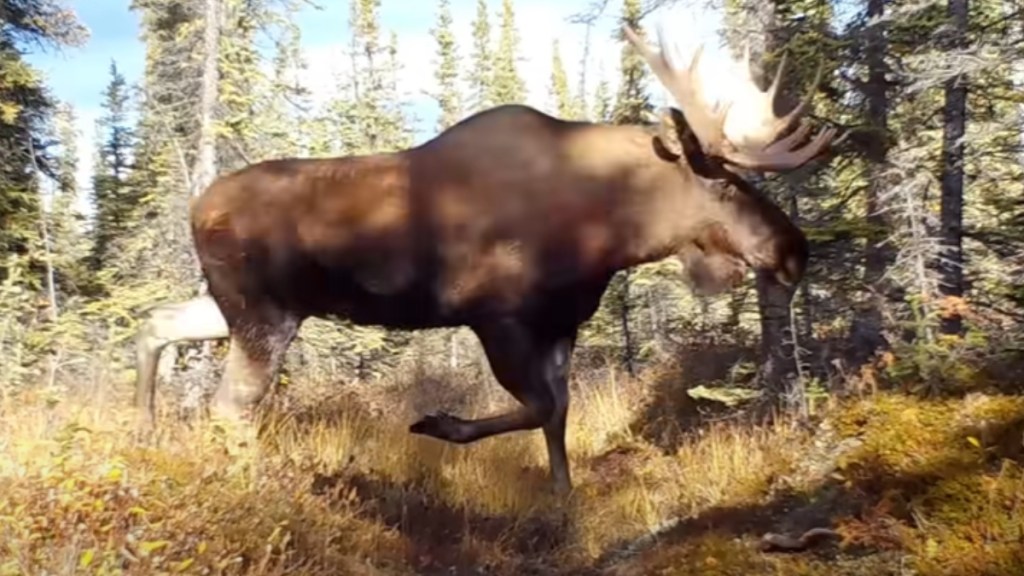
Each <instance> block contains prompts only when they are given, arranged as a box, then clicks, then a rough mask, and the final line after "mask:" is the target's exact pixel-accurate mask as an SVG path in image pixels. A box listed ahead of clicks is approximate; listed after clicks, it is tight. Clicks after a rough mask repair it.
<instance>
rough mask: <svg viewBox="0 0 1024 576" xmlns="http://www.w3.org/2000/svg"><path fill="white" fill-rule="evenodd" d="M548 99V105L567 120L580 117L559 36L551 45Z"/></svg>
mask: <svg viewBox="0 0 1024 576" xmlns="http://www.w3.org/2000/svg"><path fill="white" fill-rule="evenodd" d="M548 99H549V104H548V106H549V107H550V109H551V110H552V111H553V112H554V114H555V115H556V116H558V117H560V118H564V119H566V120H576V119H578V116H577V109H576V101H575V100H574V99H573V96H572V94H571V92H570V89H569V78H568V76H566V74H565V66H564V65H563V64H562V55H561V54H560V53H559V48H558V39H557V38H556V39H555V40H554V42H553V43H552V46H551V83H550V84H549V85H548Z"/></svg>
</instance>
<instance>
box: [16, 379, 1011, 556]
mask: <svg viewBox="0 0 1024 576" xmlns="http://www.w3.org/2000/svg"><path fill="white" fill-rule="evenodd" d="M420 380H422V378H421V379H420ZM439 380H440V379H433V380H429V379H428V381H417V382H395V383H390V384H387V383H379V384H375V385H371V384H359V385H351V386H343V385H334V386H333V387H328V386H321V387H313V386H307V387H305V388H303V390H302V393H301V394H299V393H297V392H295V391H294V390H292V391H288V390H286V391H285V392H283V396H282V397H281V398H287V399H288V400H289V403H282V402H278V403H276V404H275V405H273V406H272V407H271V408H270V409H269V410H268V412H267V417H266V420H265V421H264V423H263V426H262V429H261V431H260V435H259V439H258V440H257V441H256V442H255V443H254V444H253V445H251V446H249V447H248V448H245V447H243V448H240V449H239V448H233V449H231V450H229V449H228V445H227V444H225V442H224V441H223V440H222V438H221V436H220V435H219V432H218V430H210V429H208V428H204V427H196V428H192V427H190V426H189V425H187V424H184V423H179V422H176V421H175V420H174V419H173V418H172V417H169V416H163V417H162V418H161V420H160V428H159V431H160V432H159V435H158V437H157V439H156V440H155V441H154V442H151V443H148V444H146V443H138V442H136V441H135V439H134V438H133V437H132V436H131V434H130V433H129V432H130V430H131V425H132V418H133V414H132V412H131V410H130V409H128V408H127V406H128V404H129V394H130V391H129V390H128V389H127V388H128V387H123V389H122V388H119V389H116V390H111V391H110V392H108V393H106V394H104V395H103V397H100V395H97V394H92V395H91V396H90V397H89V400H85V399H83V398H82V397H78V396H68V395H66V394H64V393H61V394H56V393H47V392H46V391H31V392H28V391H26V392H22V393H20V394H13V393H12V394H10V395H8V396H7V397H5V398H3V400H2V401H0V402H2V403H0V412H2V417H0V574H40V573H60V574H72V573H82V574H85V573H89V574H91V573H96V574H109V573H125V574H160V573H188V574H284V573H288V574H359V575H363V574H365V575H372V574H400V575H405V574H459V575H461V574H497V575H510V576H511V575H531V574H538V575H539V574H544V575H563V574H564V575H568V574H577V575H584V576H588V575H595V576H596V575H609V576H611V575H615V576H620V575H621V576H625V575H638V576H639V575H661V574H664V575H689V574H695V575H696V574H701V575H733V574H736V575H750V574H769V575H771V574H780V575H781V574H786V575H798V574H799V575H818V574H820V575H826V574H828V575H854V574H857V575H860V574H864V575H872V576H883V575H886V574H893V575H895V574H900V575H906V574H919V575H940V574H941V575H950V576H960V575H973V574H978V575H982V574H984V575H990V576H1002V575H1010V574H1022V573H1024V569H1022V568H1020V567H1021V566H1024V546H1022V545H1021V542H1022V540H1024V474H1022V470H1021V457H1022V455H1024V444H1022V441H1024V436H1022V435H1024V398H1021V397H1017V396H1013V395H1007V394H1003V393H999V392H997V391H995V390H982V391H973V392H970V393H964V394H959V395H954V396H947V397H943V398H938V399H926V398H924V397H921V396H919V395H916V394H911V393H909V392H907V393H905V392H897V391H888V392H875V393H872V394H868V395H864V396H863V397H849V398H845V399H843V400H839V401H835V402H832V403H830V405H828V406H825V407H823V408H822V409H821V411H820V412H819V413H818V414H816V415H815V417H814V418H813V419H811V420H810V421H803V422H801V423H797V422H789V421H780V422H776V423H774V424H772V425H770V426H764V425H762V426H758V425H754V424H750V423H741V422H739V421H734V420H730V419H723V420H720V421H718V422H708V421H701V419H699V418H695V417H693V414H695V413H696V412H695V404H694V402H695V401H693V400H691V399H689V398H688V397H687V395H686V394H685V389H686V388H687V387H689V386H691V384H687V383H686V382H685V381H684V379H683V378H682V377H681V376H680V375H679V374H678V373H676V372H674V371H672V370H668V369H663V370H658V371H654V372H652V373H650V374H645V375H642V376H641V377H640V378H637V379H626V378H619V377H615V376H614V375H612V376H609V375H605V374H600V375H590V376H588V375H583V376H580V377H578V378H577V379H576V381H575V382H574V386H573V388H574V390H573V394H574V396H573V404H572V407H571V422H570V432H569V451H570V455H571V458H572V470H573V474H574V477H573V481H574V486H575V491H574V493H573V494H572V496H571V498H570V499H568V500H567V501H564V502H562V501H559V500H558V499H557V497H556V496H555V495H554V494H552V493H550V492H548V490H547V487H548V479H547V464H546V456H545V452H544V443H543V439H542V435H541V434H540V432H539V431H538V432H535V433H521V434H512V435H506V436H503V437H497V438H492V439H487V440H484V441H481V442H479V443H477V444H475V445H470V446H457V445H446V444H443V443H441V442H438V441H435V440H433V439H430V438H425V437H420V436H414V435H410V434H408V432H407V428H408V425H409V423H410V422H413V421H415V420H416V419H417V418H418V417H419V416H420V415H421V414H422V413H423V412H425V411H429V410H435V409H439V408H445V409H449V410H450V411H451V412H453V413H458V414H460V415H468V416H472V415H474V414H475V413H482V412H484V411H489V410H491V409H494V408H495V407H496V404H495V402H494V401H491V402H486V401H483V400H480V398H476V399H475V400H474V401H472V402H470V401H465V402H463V405H462V406H459V407H458V410H456V409H455V407H453V406H452V404H453V403H455V400H456V399H457V398H458V394H457V392H452V391H453V390H456V391H457V390H458V388H457V387H454V388H447V389H445V390H446V391H447V392H446V393H447V394H448V397H446V396H445V394H443V393H440V392H438V390H440V388H438V387H439V386H443V385H442V384H440V383H439ZM294 388H295V389H298V388H300V387H299V386H295V387H294ZM467 390H468V388H467ZM483 396H487V395H486V394H485V395H483ZM483 396H481V397H483ZM493 397H495V398H498V401H497V403H498V404H504V403H505V402H506V400H505V399H504V398H503V397H502V396H501V394H500V392H494V393H493ZM303 398H308V400H303ZM488 404H490V405H488ZM705 420H708V419H705ZM812 528H830V529H833V530H835V532H836V535H835V536H834V537H824V538H822V539H821V541H818V542H814V543H813V544H812V545H811V546H810V547H809V548H808V549H807V550H805V551H802V552H791V553H782V552H766V551H764V550H762V549H761V548H760V543H761V538H762V536H764V534H765V533H768V532H773V533H778V534H783V535H788V536H791V537H797V536H800V535H801V534H803V533H804V532H805V531H806V530H808V529H812Z"/></svg>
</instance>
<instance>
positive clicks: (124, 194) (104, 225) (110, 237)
mask: <svg viewBox="0 0 1024 576" xmlns="http://www.w3.org/2000/svg"><path fill="white" fill-rule="evenodd" d="M109 73H110V82H109V83H108V84H107V88H106V89H105V90H104V92H103V95H104V100H103V104H102V107H103V110H104V112H103V115H102V116H100V118H99V119H98V120H97V121H96V158H95V160H94V163H93V177H92V202H93V205H94V206H95V220H94V223H93V228H92V230H93V232H92V235H93V249H92V254H91V256H90V268H91V269H92V270H94V271H96V270H99V269H100V268H102V267H103V266H104V264H105V262H107V260H108V257H109V256H110V251H111V245H112V243H113V241H114V240H115V239H117V238H120V237H122V236H123V235H125V234H126V233H127V232H128V231H129V230H130V228H131V225H132V215H133V213H134V210H135V201H136V200H137V198H136V197H135V192H136V190H137V189H134V188H133V187H131V186H129V179H130V178H131V172H132V160H131V159H132V150H133V148H134V146H135V132H134V129H133V128H132V127H131V126H130V125H129V124H128V111H129V105H130V94H129V93H128V84H127V81H126V80H125V78H124V75H122V74H121V71H120V70H118V68H117V62H113V61H112V62H111V63H110V70H109Z"/></svg>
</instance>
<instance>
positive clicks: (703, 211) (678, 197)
mask: <svg viewBox="0 0 1024 576" xmlns="http://www.w3.org/2000/svg"><path fill="white" fill-rule="evenodd" d="M657 135H658V131H657V129H656V128H655V127H652V126H643V125H624V126H623V125H606V124H602V125H597V129H596V130H595V131H594V132H593V134H588V138H593V139H594V140H595V141H602V142H604V143H605V144H604V146H603V148H602V151H603V152H604V153H603V154H601V155H600V156H598V155H592V156H585V155H580V156H581V157H587V158H591V160H590V162H591V163H597V162H600V165H601V167H602V170H603V171H605V172H606V174H605V175H604V177H605V178H607V179H609V181H611V182H614V183H615V186H613V189H614V190H615V191H616V193H615V194H614V196H613V200H612V202H611V203H610V204H609V206H610V212H611V213H610V214H609V221H610V222H612V223H613V225H614V226H615V227H616V228H617V229H618V230H619V231H620V232H622V233H621V234H620V238H621V241H620V242H619V245H618V247H617V252H618V254H617V257H616V259H615V260H616V264H618V265H621V266H632V265H636V264H642V263H645V262H651V261H655V260H660V259H662V258H665V257H668V256H671V255H673V254H678V253H680V252H681V251H683V250H685V249H687V247H690V246H693V245H694V244H695V243H697V244H700V243H702V242H704V243H707V242H708V241H709V234H713V235H714V243H715V244H716V246H717V249H729V246H733V245H734V244H735V243H736V240H737V239H734V238H733V237H732V236H733V234H732V233H731V231H732V230H733V229H734V227H735V225H736V224H740V225H741V226H742V225H744V223H745V221H747V220H750V219H751V215H756V214H757V211H756V210H754V209H753V207H752V206H751V207H747V206H745V204H747V203H749V202H750V201H748V200H747V199H746V198H743V197H740V196H738V195H736V194H731V193H729V192H728V191H727V190H724V189H723V190H722V191H715V190H710V189H709V185H708V182H709V181H708V180H706V179H702V178H700V177H698V176H697V175H696V174H695V173H694V172H693V170H691V169H690V168H689V167H688V166H687V165H686V164H681V163H679V161H677V160H674V159H673V158H671V157H670V156H666V154H665V152H664V151H663V150H660V149H659V144H658V143H657V140H656V138H657ZM609 143H614V144H609ZM726 231H730V232H728V233H727V232H726ZM735 248H736V249H737V250H738V249H739V247H738V246H735Z"/></svg>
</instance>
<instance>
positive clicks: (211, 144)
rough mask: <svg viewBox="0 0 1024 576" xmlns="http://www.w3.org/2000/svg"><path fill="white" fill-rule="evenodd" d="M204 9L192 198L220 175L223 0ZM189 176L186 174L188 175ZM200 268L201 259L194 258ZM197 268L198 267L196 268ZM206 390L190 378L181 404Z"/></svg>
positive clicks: (190, 408)
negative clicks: (217, 129) (218, 119)
mask: <svg viewBox="0 0 1024 576" xmlns="http://www.w3.org/2000/svg"><path fill="white" fill-rule="evenodd" d="M203 1H204V3H205V10H204V14H203V18H204V27H203V80H202V85H201V87H200V94H199V143H198V146H197V148H198V150H197V153H196V159H195V164H194V166H193V168H192V174H191V178H190V179H189V181H190V184H191V189H190V190H189V195H190V196H192V197H193V198H194V197H196V196H199V195H200V194H202V193H203V191H204V190H206V188H207V187H209V186H210V184H212V183H213V180H214V178H216V177H217V135H216V132H215V130H214V127H215V126H214V125H215V122H216V116H215V115H216V112H217V101H218V99H219V96H220V91H219V84H220V70H219V61H220V36H221V26H222V24H221V10H222V6H221V1H222V0H203ZM186 176H187V175H186ZM195 264H196V267H197V268H198V265H199V262H198V260H197V261H196V262H195ZM197 272H198V270H197ZM198 277H199V286H198V292H199V293H200V294H202V293H204V292H205V291H206V281H205V278H204V277H203V275H202V273H199V274H198ZM168 348H170V350H168V351H167V352H166V353H165V354H164V356H168V357H171V358H173V357H176V356H177V353H178V350H177V348H178V347H177V346H174V345H171V346H168ZM212 359H213V352H212V349H211V346H210V342H208V341H206V342H203V343H202V345H201V347H200V352H199V361H200V363H201V364H202V365H203V366H209V365H210V362H211V361H212ZM203 395H204V390H203V387H202V386H201V385H199V384H198V383H197V382H196V381H195V379H189V381H188V383H187V384H186V388H185V390H184V391H183V398H182V408H183V409H184V410H185V412H186V413H190V412H191V413H195V412H196V411H198V409H199V407H200V406H201V405H202V398H203Z"/></svg>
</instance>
